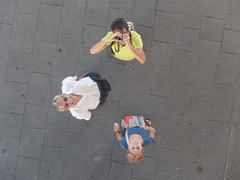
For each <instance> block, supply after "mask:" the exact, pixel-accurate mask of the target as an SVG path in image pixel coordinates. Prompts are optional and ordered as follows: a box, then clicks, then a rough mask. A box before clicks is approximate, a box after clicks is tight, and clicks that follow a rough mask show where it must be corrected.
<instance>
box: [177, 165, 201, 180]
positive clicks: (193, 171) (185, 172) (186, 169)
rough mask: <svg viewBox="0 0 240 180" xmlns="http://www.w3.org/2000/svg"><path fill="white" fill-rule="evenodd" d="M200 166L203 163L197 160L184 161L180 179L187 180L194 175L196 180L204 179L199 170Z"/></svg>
mask: <svg viewBox="0 0 240 180" xmlns="http://www.w3.org/2000/svg"><path fill="white" fill-rule="evenodd" d="M200 166H201V164H199V163H195V162H182V163H181V171H180V175H179V179H180V180H185V179H191V178H193V177H194V179H196V180H202V173H201V172H199V170H198V168H199V167H200Z"/></svg>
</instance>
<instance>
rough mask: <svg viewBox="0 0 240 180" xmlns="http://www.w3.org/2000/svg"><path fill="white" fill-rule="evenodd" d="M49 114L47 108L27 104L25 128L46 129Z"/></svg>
mask: <svg viewBox="0 0 240 180" xmlns="http://www.w3.org/2000/svg"><path fill="white" fill-rule="evenodd" d="M33 114H34V116H33ZM47 114H48V107H47V106H42V105H37V104H26V107H25V112H24V120H23V123H24V126H27V127H33V128H42V129H44V128H45V127H46V121H47Z"/></svg>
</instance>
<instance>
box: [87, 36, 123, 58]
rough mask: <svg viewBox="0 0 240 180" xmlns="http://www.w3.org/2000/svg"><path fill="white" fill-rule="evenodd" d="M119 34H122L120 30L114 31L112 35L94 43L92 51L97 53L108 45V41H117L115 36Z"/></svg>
mask: <svg viewBox="0 0 240 180" xmlns="http://www.w3.org/2000/svg"><path fill="white" fill-rule="evenodd" d="M119 35H120V33H119V32H117V33H114V34H113V35H112V36H110V37H108V38H106V39H104V40H102V41H99V42H98V43H96V44H94V45H93V46H92V47H91V49H90V53H91V54H97V53H99V52H101V51H102V50H104V49H105V48H106V47H107V43H109V42H113V41H115V40H116V39H115V37H116V36H119Z"/></svg>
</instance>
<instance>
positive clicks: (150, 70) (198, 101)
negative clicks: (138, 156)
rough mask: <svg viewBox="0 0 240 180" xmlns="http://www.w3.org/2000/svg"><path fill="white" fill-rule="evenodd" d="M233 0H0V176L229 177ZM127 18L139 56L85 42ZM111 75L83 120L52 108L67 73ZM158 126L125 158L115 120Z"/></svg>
mask: <svg viewBox="0 0 240 180" xmlns="http://www.w3.org/2000/svg"><path fill="white" fill-rule="evenodd" d="M239 9H240V1H239V0H88V1H86V0H0V100H1V103H0V105H1V106H0V179H1V180H154V179H155V180H239V178H240V120H239V115H240V114H239V112H240V64H239V60H240V20H239V19H240V11H239ZM117 17H124V18H128V19H131V20H133V21H134V22H135V24H136V27H135V29H136V31H137V32H138V33H140V34H141V35H142V38H143V40H144V43H145V45H146V51H145V52H146V55H147V59H146V63H145V64H144V65H142V64H140V63H139V62H138V61H137V60H133V61H130V62H122V61H119V60H116V59H114V58H112V57H111V56H109V55H108V51H107V50H106V51H104V52H101V53H99V54H97V55H90V53H89V48H90V47H91V46H92V45H93V44H94V43H96V42H97V41H99V40H100V39H101V38H102V37H103V36H104V35H105V34H106V33H107V32H108V31H109V30H110V24H111V22H112V21H113V20H114V19H115V18H117ZM89 70H91V71H95V72H99V73H100V74H102V75H103V76H104V77H105V78H106V79H108V80H109V81H110V83H111V85H112V91H111V95H110V97H109V98H108V99H107V101H106V103H105V104H104V106H103V107H101V108H99V109H96V110H94V111H92V112H93V117H92V118H91V119H90V121H84V120H76V119H75V118H73V117H71V115H70V113H69V112H66V113H60V112H57V111H56V110H54V109H53V107H52V106H51V100H52V98H53V97H54V95H55V94H58V93H60V92H61V91H60V87H61V81H62V80H63V79H64V78H65V77H66V76H70V75H71V76H73V75H76V74H77V75H81V74H83V73H84V72H86V71H89ZM125 115H143V116H144V117H146V118H150V119H151V120H152V122H153V125H154V127H155V128H156V130H157V132H156V134H157V135H156V138H155V143H154V144H153V145H152V146H149V147H146V148H145V154H146V157H145V159H144V160H143V162H141V163H135V164H130V163H128V162H127V158H126V151H125V150H124V149H121V147H120V146H119V145H118V143H117V140H116V138H115V134H114V132H113V124H114V122H120V120H121V118H122V117H123V116H125Z"/></svg>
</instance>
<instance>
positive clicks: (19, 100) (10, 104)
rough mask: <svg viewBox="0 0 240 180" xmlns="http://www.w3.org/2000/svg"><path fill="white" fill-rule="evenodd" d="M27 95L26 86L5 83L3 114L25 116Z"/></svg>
mask: <svg viewBox="0 0 240 180" xmlns="http://www.w3.org/2000/svg"><path fill="white" fill-rule="evenodd" d="M26 93H27V85H26V84H17V83H5V86H4V91H3V98H2V103H1V105H2V107H1V110H2V112H10V113H19V114H23V112H24V104H25V101H26V99H25V98H26ZM13 94H14V96H13Z"/></svg>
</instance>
